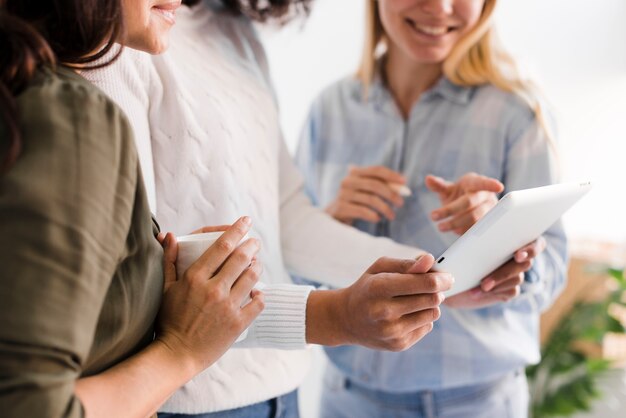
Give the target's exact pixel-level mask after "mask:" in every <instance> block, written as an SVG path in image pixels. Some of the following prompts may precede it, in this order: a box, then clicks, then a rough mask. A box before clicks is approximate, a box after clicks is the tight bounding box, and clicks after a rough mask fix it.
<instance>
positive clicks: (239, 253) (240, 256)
mask: <svg viewBox="0 0 626 418" xmlns="http://www.w3.org/2000/svg"><path fill="white" fill-rule="evenodd" d="M231 258H232V259H233V260H234V261H236V262H237V263H241V264H245V263H248V262H249V261H250V259H251V257H250V256H249V255H248V254H247V253H246V252H245V251H244V250H243V249H241V248H240V249H237V250H235V252H234V253H233V254H232V255H231Z"/></svg>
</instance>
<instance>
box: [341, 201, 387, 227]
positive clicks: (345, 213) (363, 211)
mask: <svg viewBox="0 0 626 418" xmlns="http://www.w3.org/2000/svg"><path fill="white" fill-rule="evenodd" d="M333 216H335V217H336V218H338V219H346V220H350V221H352V220H354V219H361V220H363V221H366V222H374V223H376V222H380V215H379V214H378V213H377V212H376V211H375V210H372V209H370V208H369V207H367V206H363V205H359V204H355V203H350V202H347V201H340V202H339V203H338V204H337V207H336V210H335V211H334V213H333Z"/></svg>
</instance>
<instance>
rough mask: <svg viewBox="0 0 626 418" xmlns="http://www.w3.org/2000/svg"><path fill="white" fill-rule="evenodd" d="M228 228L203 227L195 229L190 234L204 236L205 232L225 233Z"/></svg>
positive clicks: (220, 226) (225, 226) (222, 226)
mask: <svg viewBox="0 0 626 418" xmlns="http://www.w3.org/2000/svg"><path fill="white" fill-rule="evenodd" d="M228 228H230V225H214V226H203V227H202V228H200V229H196V230H195V231H193V232H192V234H204V233H206V232H218V231H226V230H227V229H228Z"/></svg>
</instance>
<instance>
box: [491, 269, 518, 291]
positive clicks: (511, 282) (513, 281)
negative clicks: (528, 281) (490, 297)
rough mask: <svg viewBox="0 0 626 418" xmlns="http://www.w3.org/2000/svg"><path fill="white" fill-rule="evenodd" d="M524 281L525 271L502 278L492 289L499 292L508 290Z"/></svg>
mask: <svg viewBox="0 0 626 418" xmlns="http://www.w3.org/2000/svg"><path fill="white" fill-rule="evenodd" d="M523 282H524V273H520V274H518V275H517V276H515V277H512V278H510V279H506V280H502V281H501V282H499V283H498V284H497V285H496V286H495V287H494V288H493V289H491V292H492V293H499V292H503V291H508V290H511V289H512V288H514V287H516V286H520V285H521V284H522V283H523Z"/></svg>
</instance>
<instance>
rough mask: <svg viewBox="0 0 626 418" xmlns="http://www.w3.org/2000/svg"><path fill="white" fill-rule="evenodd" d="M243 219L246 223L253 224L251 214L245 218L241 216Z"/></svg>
mask: <svg viewBox="0 0 626 418" xmlns="http://www.w3.org/2000/svg"><path fill="white" fill-rule="evenodd" d="M241 221H242V222H243V223H244V224H245V225H251V224H252V219H250V217H249V216H244V217H243V218H241Z"/></svg>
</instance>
